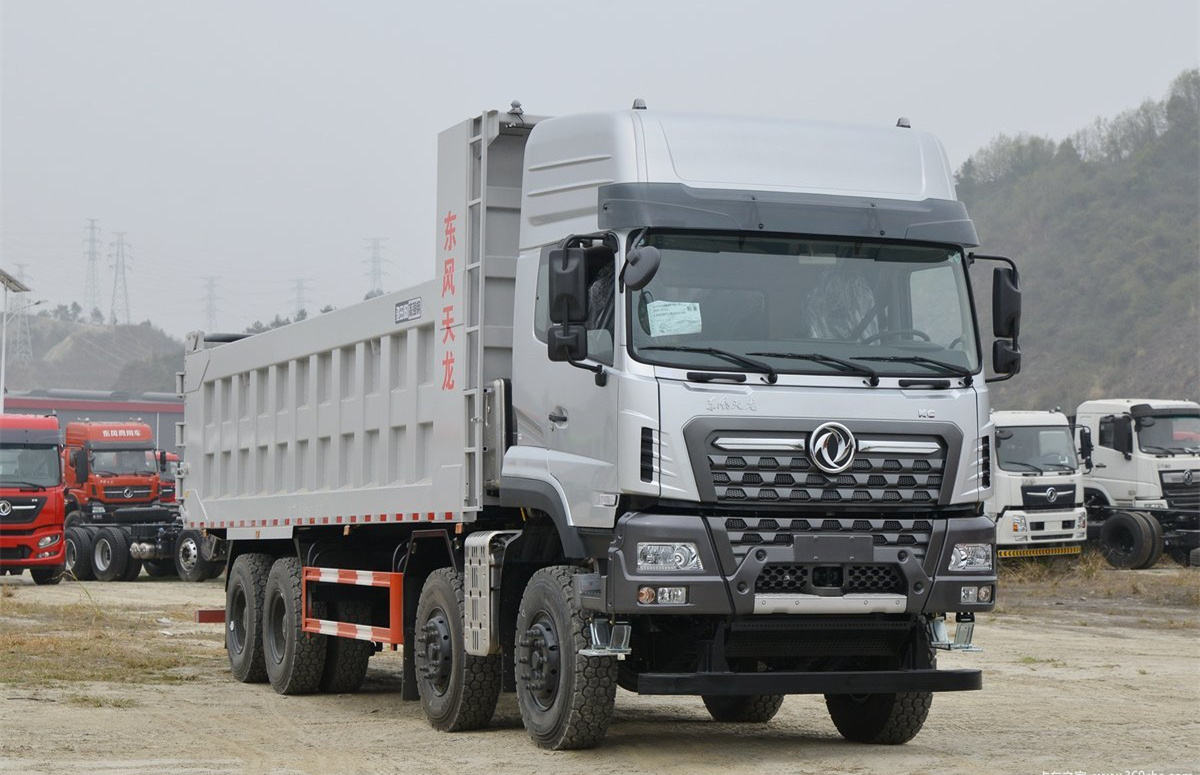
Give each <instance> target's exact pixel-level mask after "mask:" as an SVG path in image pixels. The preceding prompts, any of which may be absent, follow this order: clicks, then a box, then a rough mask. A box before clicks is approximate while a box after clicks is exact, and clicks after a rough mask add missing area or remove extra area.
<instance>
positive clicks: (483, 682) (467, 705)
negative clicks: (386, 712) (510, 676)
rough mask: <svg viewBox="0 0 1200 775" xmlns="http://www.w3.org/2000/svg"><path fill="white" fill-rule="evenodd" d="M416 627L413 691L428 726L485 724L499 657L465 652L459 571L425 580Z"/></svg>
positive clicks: (496, 690) (495, 695) (496, 687)
mask: <svg viewBox="0 0 1200 775" xmlns="http://www.w3.org/2000/svg"><path fill="white" fill-rule="evenodd" d="M416 630H417V633H416V639H415V640H416V643H414V644H413V649H414V652H413V658H414V663H415V667H416V675H417V694H418V695H419V696H420V698H421V707H422V708H423V709H424V711H425V716H426V718H428V719H429V725H430V726H432V727H433V728H434V729H438V730H441V731H442V732H463V731H466V730H468V729H481V728H483V727H486V726H487V725H488V724H489V723H490V722H491V720H492V714H493V713H495V712H496V701H497V700H498V699H499V697H500V657H499V655H495V656H488V657H481V656H475V655H472V654H468V653H467V651H466V645H465V642H464V639H463V588H462V576H460V575H459V574H458V573H457V572H456V571H455V570H454V569H452V568H442V569H440V570H436V571H434V572H433V573H431V574H429V578H427V579H426V580H425V585H424V586H423V587H421V598H420V600H419V601H418V602H417V621H416Z"/></svg>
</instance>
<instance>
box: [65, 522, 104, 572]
mask: <svg viewBox="0 0 1200 775" xmlns="http://www.w3.org/2000/svg"><path fill="white" fill-rule="evenodd" d="M64 540H65V541H66V542H67V546H66V549H65V551H66V555H67V558H66V575H67V576H69V577H70V578H73V579H75V580H76V581H91V580H92V579H94V578H96V574H95V572H94V571H93V570H92V550H93V548H94V546H95V538H94V537H93V535H92V531H91V530H88V529H87V528H86V527H72V528H67V536H66V538H65V539H64Z"/></svg>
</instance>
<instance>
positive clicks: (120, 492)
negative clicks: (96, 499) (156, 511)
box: [104, 485, 153, 501]
mask: <svg viewBox="0 0 1200 775" xmlns="http://www.w3.org/2000/svg"><path fill="white" fill-rule="evenodd" d="M126 491H128V492H129V495H128V496H126V495H125V493H126ZM152 492H153V488H151V487H150V486H149V485H134V486H131V487H105V488H104V497H105V499H107V500H114V501H122V500H129V501H138V500H142V501H144V500H149V499H150V494H151V493H152Z"/></svg>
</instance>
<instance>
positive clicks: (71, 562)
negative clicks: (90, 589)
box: [63, 538, 79, 573]
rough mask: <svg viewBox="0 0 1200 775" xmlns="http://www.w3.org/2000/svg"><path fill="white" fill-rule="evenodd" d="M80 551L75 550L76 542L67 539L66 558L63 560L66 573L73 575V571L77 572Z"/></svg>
mask: <svg viewBox="0 0 1200 775" xmlns="http://www.w3.org/2000/svg"><path fill="white" fill-rule="evenodd" d="M78 551H79V550H78V549H76V548H75V542H74V541H72V540H71V539H69V538H68V539H67V548H66V557H65V559H64V560H63V565H64V568H65V569H66V571H67V572H68V573H71V572H72V571H74V570H75V559H76V552H78Z"/></svg>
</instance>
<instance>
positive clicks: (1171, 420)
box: [1137, 414, 1200, 453]
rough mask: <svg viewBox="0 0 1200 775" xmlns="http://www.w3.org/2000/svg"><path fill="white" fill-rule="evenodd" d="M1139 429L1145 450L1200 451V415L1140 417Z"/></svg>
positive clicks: (1141, 444)
mask: <svg viewBox="0 0 1200 775" xmlns="http://www.w3.org/2000/svg"><path fill="white" fill-rule="evenodd" d="M1137 429H1138V445H1139V446H1140V447H1141V448H1142V451H1143V452H1158V451H1161V450H1164V449H1165V450H1169V451H1171V452H1190V453H1200V415H1194V414H1181V415H1171V416H1164V417H1139V418H1138V420H1137Z"/></svg>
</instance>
